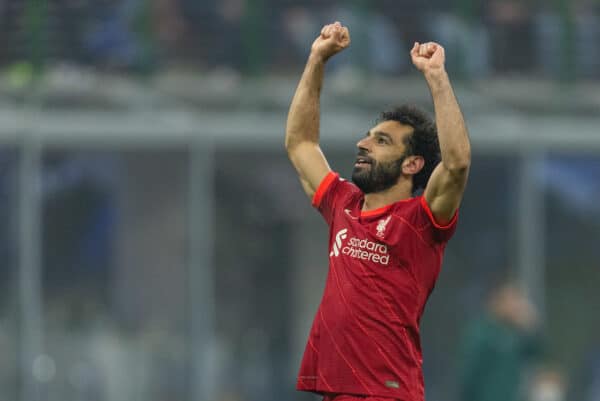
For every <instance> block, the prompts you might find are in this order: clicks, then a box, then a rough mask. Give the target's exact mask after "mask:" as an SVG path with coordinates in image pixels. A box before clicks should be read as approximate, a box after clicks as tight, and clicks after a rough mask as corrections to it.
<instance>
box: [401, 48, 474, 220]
mask: <svg viewBox="0 0 600 401" xmlns="http://www.w3.org/2000/svg"><path fill="white" fill-rule="evenodd" d="M411 57H412V61H413V64H414V65H415V67H417V69H419V71H421V72H422V73H423V75H424V76H425V80H426V81H427V84H428V85H429V89H430V91H431V96H432V97H433V105H434V108H435V121H436V125H437V131H438V139H439V142H440V151H441V154H442V161H441V162H440V164H439V165H438V166H437V167H436V168H435V169H434V170H433V173H432V174H431V177H430V178H429V182H428V183H427V187H426V188H425V193H424V196H425V200H426V201H427V204H428V205H429V207H430V209H431V211H432V213H433V216H434V217H435V219H436V220H437V222H438V223H440V224H446V223H448V222H449V221H450V220H451V219H452V218H453V217H454V214H455V213H456V210H457V209H458V207H459V205H460V202H461V200H462V196H463V193H464V190H465V187H466V185H467V178H468V175H469V167H470V165H471V144H470V142H469V135H468V133H467V127H466V125H465V121H464V118H463V115H462V113H461V111H460V107H459V106H458V102H457V101H456V97H455V96H454V91H453V90H452V85H450V79H449V78H448V74H447V73H446V69H445V67H444V62H445V54H444V48H443V47H442V46H440V45H439V44H437V43H432V42H430V43H426V44H419V43H415V45H414V47H413V49H412V50H411Z"/></svg>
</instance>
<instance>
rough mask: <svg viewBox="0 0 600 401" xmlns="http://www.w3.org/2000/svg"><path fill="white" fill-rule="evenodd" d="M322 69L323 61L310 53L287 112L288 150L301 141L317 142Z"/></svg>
mask: <svg viewBox="0 0 600 401" xmlns="http://www.w3.org/2000/svg"><path fill="white" fill-rule="evenodd" d="M324 71H325V62H324V61H323V60H322V59H321V58H319V57H317V56H315V55H312V54H311V56H310V57H309V58H308V62H307V63H306V67H305V68H304V73H303V74H302V78H301V79H300V83H299V84H298V88H297V89H296V93H295V94H294V98H293V99H292V104H291V106H290V111H289V113H288V118H287V126H286V135H285V146H286V148H287V149H288V151H290V150H292V149H293V148H294V147H295V146H296V145H298V144H300V143H303V142H313V143H318V142H319V118H320V95H321V87H322V86H323V76H324Z"/></svg>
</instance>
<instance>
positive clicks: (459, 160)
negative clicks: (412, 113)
mask: <svg viewBox="0 0 600 401" xmlns="http://www.w3.org/2000/svg"><path fill="white" fill-rule="evenodd" d="M425 79H426V80H427V84H428V85H429V89H430V90H431V95H432V97H433V104H434V108H435V116H436V125H437V130H438V139H439V143H440V151H441V155H442V163H443V164H444V166H445V167H446V168H447V169H448V170H450V171H465V170H467V169H468V168H469V166H470V163H471V145H470V142H469V135H468V132H467V127H466V124H465V120H464V118H463V115H462V112H461V111H460V107H459V105H458V101H457V100H456V96H455V95H454V91H453V90H452V85H451V84H450V80H449V78H448V74H447V73H446V72H445V71H444V70H440V71H435V72H432V73H428V74H425Z"/></svg>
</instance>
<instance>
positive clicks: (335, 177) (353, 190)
mask: <svg viewBox="0 0 600 401" xmlns="http://www.w3.org/2000/svg"><path fill="white" fill-rule="evenodd" d="M360 196H362V192H361V191H360V189H359V188H358V187H357V186H356V185H354V184H353V183H351V182H349V181H347V180H345V179H344V178H342V177H340V175H339V174H338V173H336V172H334V171H331V172H329V174H327V175H326V176H325V178H323V180H322V181H321V183H320V184H319V187H318V188H317V190H316V192H315V195H314V196H313V200H312V204H313V206H315V207H318V206H319V205H320V204H321V203H322V202H323V200H324V199H325V198H336V199H341V198H347V199H352V198H358V197H360Z"/></svg>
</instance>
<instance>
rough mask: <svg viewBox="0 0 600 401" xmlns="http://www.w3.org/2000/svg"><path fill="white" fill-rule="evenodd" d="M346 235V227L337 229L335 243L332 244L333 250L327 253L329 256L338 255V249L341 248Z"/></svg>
mask: <svg viewBox="0 0 600 401" xmlns="http://www.w3.org/2000/svg"><path fill="white" fill-rule="evenodd" d="M347 236H348V229H347V228H344V229H343V230H340V231H338V233H337V234H336V235H335V243H334V244H333V251H331V253H330V254H329V256H333V255H335V256H340V249H341V248H342V241H343V240H345V239H346V237H347Z"/></svg>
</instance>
